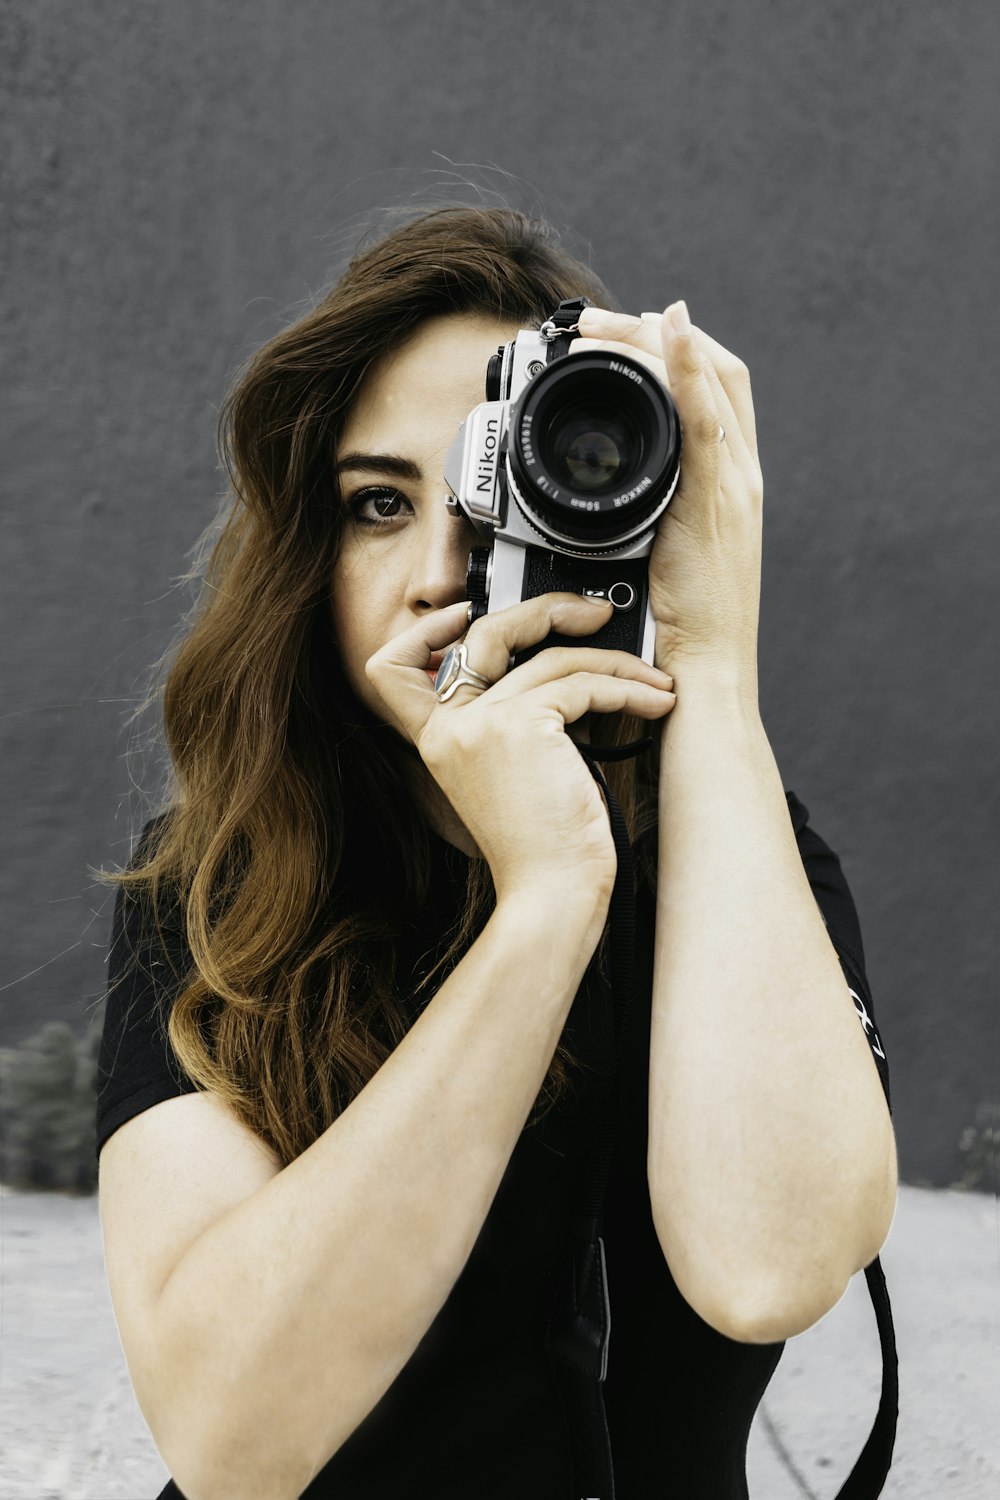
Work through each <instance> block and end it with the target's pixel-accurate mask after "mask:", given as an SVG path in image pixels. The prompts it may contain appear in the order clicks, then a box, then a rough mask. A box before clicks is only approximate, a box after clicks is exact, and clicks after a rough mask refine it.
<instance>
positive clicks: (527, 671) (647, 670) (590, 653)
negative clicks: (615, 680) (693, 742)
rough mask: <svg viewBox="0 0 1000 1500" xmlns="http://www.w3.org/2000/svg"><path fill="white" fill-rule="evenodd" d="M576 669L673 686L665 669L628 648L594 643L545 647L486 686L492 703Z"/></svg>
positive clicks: (524, 691)
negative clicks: (607, 648) (621, 649)
mask: <svg viewBox="0 0 1000 1500" xmlns="http://www.w3.org/2000/svg"><path fill="white" fill-rule="evenodd" d="M576 672H591V673H595V674H596V673H599V672H600V673H603V674H604V675H605V676H608V677H628V678H631V679H632V680H633V681H635V682H646V683H649V685H650V686H651V687H659V688H664V687H666V688H671V687H673V685H674V679H673V678H672V677H670V676H669V675H668V674H667V673H666V672H661V671H660V669H659V668H658V667H654V666H652V665H651V664H650V663H649V662H645V661H643V660H642V658H641V657H640V656H635V655H633V654H632V652H630V651H606V650H602V649H601V648H599V647H596V646H549V647H548V648H547V649H546V650H545V651H540V652H539V653H538V655H537V656H533V657H531V658H530V660H528V661H526V662H522V663H521V665H520V666H518V667H515V668H514V669H513V671H511V672H508V673H507V675H506V676H505V677H502V678H501V679H500V681H499V682H497V683H495V684H494V686H493V687H492V688H490V697H491V699H492V700H493V701H494V702H495V703H496V702H503V701H504V700H505V699H507V698H513V697H516V696H517V695H518V694H520V693H526V692H530V691H531V690H532V689H533V688H536V687H540V686H542V685H543V684H544V683H546V682H555V681H556V680H557V678H560V677H567V676H570V675H571V674H573V673H576Z"/></svg>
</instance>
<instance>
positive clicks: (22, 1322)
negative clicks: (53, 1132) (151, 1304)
mask: <svg viewBox="0 0 1000 1500" xmlns="http://www.w3.org/2000/svg"><path fill="white" fill-rule="evenodd" d="M0 1216H2V1222H0V1230H2V1259H0V1316H2V1323H0V1496H2V1500H153V1497H154V1496H156V1495H157V1494H158V1493H159V1491H160V1489H161V1488H162V1487H163V1485H164V1483H165V1482H166V1479H167V1471H166V1469H165V1468H164V1466H163V1464H162V1462H161V1460H160V1458H159V1455H158V1454H157V1451H156V1448H155V1447H154V1445H153V1440H152V1438H151V1437H150V1434H149V1431H148V1429H147V1427H146V1425H145V1423H144V1422H143V1419H142V1416H141V1415H140V1413H139V1410H138V1407H137V1406H136V1403H135V1398H134V1396H133V1394H132V1388H131V1385H130V1384H129V1378H128V1371H127V1369H126V1367H125V1361H124V1357H123V1355H122V1351H121V1345H120V1343H119V1340H118V1332H117V1328H116V1326H115V1321H114V1315H113V1313H112V1310H111V1302H110V1298H109V1296H108V1291H107V1285H106V1282H105V1279H104V1269H103V1258H102V1246H101V1234H100V1225H99V1222H98V1216H97V1199H96V1198H65V1197H62V1196H61V1195H58V1194H52V1193H41V1194H34V1193H32V1194H25V1193H19V1192H14V1191H11V1190H10V1189H6V1188H4V1189H2V1198H0ZM881 1259H882V1266H883V1269H884V1271H885V1275H886V1280H887V1283H888V1287H889V1296H890V1299H891V1301H892V1309H893V1319H894V1323H895V1328H896V1342H897V1345H898V1349H899V1383H900V1396H899V1405H900V1416H899V1428H898V1434H897V1439H896V1450H895V1457H894V1460H893V1467H892V1471H891V1473H890V1475H889V1479H888V1481H887V1483H886V1486H885V1489H884V1490H883V1492H882V1493H883V1495H884V1496H886V1497H887V1500H904V1497H905V1500H945V1497H950V1496H954V1497H956V1500H957V1497H960V1500H997V1496H1000V1206H998V1205H997V1203H996V1202H995V1201H994V1199H993V1198H992V1197H987V1196H984V1195H980V1194H964V1193H960V1192H953V1191H940V1192H934V1191H929V1190H926V1189H922V1188H912V1187H903V1188H901V1189H900V1194H899V1202H898V1205H897V1210H896V1217H895V1220H894V1223H893V1226H892V1230H891V1232H890V1235H889V1239H888V1242H887V1244H886V1246H885V1248H884V1249H883V1251H882V1257H881ZM880 1379H881V1358H880V1350H879V1342H878V1331H877V1328H876V1325H875V1314H874V1310H873V1308H872V1305H871V1301H870V1299H869V1296H868V1290H867V1286H866V1284H865V1279H864V1276H856V1277H855V1278H854V1279H853V1281H852V1282H851V1285H850V1287H849V1288H848V1291H847V1293H846V1295H845V1296H844V1297H843V1299H842V1300H841V1302H840V1303H839V1304H838V1305H837V1307H836V1308H834V1310H833V1311H832V1312H831V1313H830V1314H829V1315H828V1316H827V1317H826V1318H824V1319H823V1320H822V1321H821V1322H820V1323H818V1324H817V1325H816V1326H815V1328H811V1329H810V1330H809V1331H808V1333H805V1334H802V1335H800V1337H798V1338H796V1339H793V1340H791V1341H790V1342H789V1343H788V1345H787V1347H786V1349H785V1352H784V1355H783V1356H782V1360H781V1363H780V1365H779V1366H778V1370H777V1373H776V1374H775V1376H774V1379H773V1380H772V1382H771V1384H770V1386H769V1387H768V1391H767V1394H766V1397H765V1400H764V1402H763V1403H762V1405H761V1408H760V1410H759V1412H758V1416H757V1420H756V1422H755V1424H754V1429H753V1432H752V1434H751V1441H750V1454H749V1464H748V1468H749V1475H750V1493H751V1496H752V1497H753V1500H833V1497H834V1496H835V1495H836V1494H837V1491H838V1490H839V1488H840V1486H841V1484H842V1483H843V1482H844V1480H845V1479H846V1477H847V1475H848V1473H849V1472H850V1469H851V1466H852V1465H853V1463H854V1460H855V1459H856V1458H857V1455H858V1454H859V1453H860V1451H861V1449H862V1447H863V1446H864V1442H865V1439H866V1438H867V1436H868V1432H869V1430H870V1428H871V1425H872V1422H873V1421H874V1419H875V1412H876V1410H877V1406H878V1391H879V1382H880ZM679 1500H682V1497H679Z"/></svg>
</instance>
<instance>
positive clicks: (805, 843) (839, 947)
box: [785, 792, 892, 1115]
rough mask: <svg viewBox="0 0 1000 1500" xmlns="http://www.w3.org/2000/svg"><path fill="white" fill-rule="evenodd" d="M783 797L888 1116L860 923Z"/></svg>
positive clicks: (825, 856)
mask: <svg viewBox="0 0 1000 1500" xmlns="http://www.w3.org/2000/svg"><path fill="white" fill-rule="evenodd" d="M785 798H786V800H787V802H788V811H789V814H790V816H791V819H792V828H793V829H794V830H795V839H796V842H797V844H798V846H799V853H800V854H801V856H802V863H803V865H804V867H805V871H806V875H807V876H808V878H809V884H810V886H811V888H812V893H813V895H814V896H815V898H816V903H817V905H818V906H819V909H820V912H821V914H822V917H823V921H824V922H825V923H826V929H827V932H828V933H829V934H830V941H831V942H832V944H833V946H834V949H835V950H836V953H837V957H838V958H839V959H840V967H841V969H842V970H843V971H844V978H845V980H846V981H847V987H848V990H849V991H850V994H851V998H852V999H853V1001H854V1008H855V1010H856V1011H857V1013H858V1020H859V1021H860V1023H861V1025H862V1027H863V1028H864V1033H865V1036H866V1038H867V1040H868V1045H869V1047H870V1048H871V1053H872V1057H873V1058H874V1061H875V1066H876V1068H877V1069H878V1076H879V1078H880V1079H881V1081H882V1090H883V1092H884V1094H885V1101H886V1104H887V1105H888V1107H889V1113H890V1115H891V1114H892V1099H891V1097H890V1093H889V1063H888V1060H887V1058H886V1055H885V1049H884V1047H883V1045H882V1037H881V1033H880V1032H879V1029H878V1025H877V1022H876V1019H875V1006H874V1004H873V1002H872V995H871V990H870V988H869V985H868V978H867V975H866V974H865V954H864V947H863V945H862V942H861V925H860V923H859V921H858V913H857V910H856V908H855V905H854V899H853V897H852V896H851V892H850V890H849V888H848V885H847V881H846V880H845V878H844V872H843V870H842V869H841V867H840V860H839V859H838V858H837V856H836V854H834V852H833V850H832V849H831V848H830V846H829V844H826V843H824V841H823V840H822V839H821V838H820V836H819V834H818V833H817V832H816V831H815V829H814V828H811V827H810V825H809V809H808V808H807V807H805V806H804V805H803V804H802V803H801V802H800V801H799V799H798V798H797V797H796V795H795V793H794V792H786V793H785Z"/></svg>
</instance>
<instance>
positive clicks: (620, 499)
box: [444, 301, 681, 665]
mask: <svg viewBox="0 0 1000 1500" xmlns="http://www.w3.org/2000/svg"><path fill="white" fill-rule="evenodd" d="M582 305H584V304H583V303H582V301H580V302H574V303H564V304H562V305H561V307H560V310H559V312H560V313H562V314H563V316H562V322H561V325H559V324H557V322H556V321H555V320H549V321H548V322H547V323H544V324H543V325H542V327H541V328H540V329H521V331H520V332H519V333H518V334H517V337H516V338H515V339H513V340H512V341H511V342H510V343H508V344H503V345H501V346H500V348H499V350H498V351H497V354H496V355H494V356H493V358H492V359H491V360H490V362H489V367H488V371H487V377H486V396H487V399H486V400H485V401H484V402H482V403H481V404H480V405H479V406H477V407H475V408H474V409H473V410H472V411H471V412H470V413H469V415H468V417H467V418H466V419H465V421H464V422H463V423H462V424H461V426H460V427H459V430H458V435H457V437H456V438H455V441H454V443H453V444H452V446H451V448H450V449H449V452H448V456H447V458H446V460H445V469H444V477H445V481H446V483H447V485H448V488H449V489H450V490H451V495H450V496H449V497H448V500H447V504H448V506H449V508H450V509H451V510H452V511H453V512H454V513H455V514H456V515H458V514H464V515H465V516H467V517H468V519H469V520H470V521H471V522H472V524H473V526H474V527H475V528H476V530H477V531H478V532H479V534H480V535H481V536H482V537H483V539H484V541H485V542H486V543H487V545H486V546H483V547H474V548H473V550H472V553H471V554H470V558H469V567H468V578H467V587H468V598H469V599H470V600H471V601H472V611H471V614H472V618H473V619H477V618H479V617H481V616H482V615H484V614H492V613H495V612H497V611H498V610H501V609H506V608H508V607H509V606H510V605H512V604H517V603H519V602H520V601H521V600H523V599H531V598H535V597H537V596H538V595H539V594H545V593H550V592H555V591H559V592H562V591H567V592H575V593H579V594H581V595H586V596H593V597H598V598H608V599H610V601H611V603H612V605H613V606H614V612H613V614H612V616H611V618H610V619H609V621H608V622H607V624H606V625H604V626H602V627H601V629H600V630H598V631H596V632H595V633H594V634H593V635H590V636H561V635H559V634H558V633H556V632H553V633H551V634H550V635H549V636H548V637H546V639H545V640H543V641H541V642H539V643H538V644H537V645H535V646H532V647H529V648H528V649H526V650H522V651H520V652H518V653H516V654H515V658H514V665H516V664H517V663H519V662H521V661H525V660H527V659H528V658H529V657H531V656H534V655H535V654H536V653H537V652H538V651H541V650H544V649H545V648H546V647H547V646H552V645H571V646H601V647H605V648H613V649H618V650H626V651H631V652H632V653H633V654H634V655H636V656H640V657H642V659H643V660H644V661H646V662H649V663H652V661H653V652H654V646H655V621H654V618H653V614H652V610H651V608H650V604H649V588H648V558H649V554H650V552H651V551H652V547H653V540H654V536H655V530H656V523H657V521H658V520H659V518H660V516H661V515H662V514H663V512H664V511H665V509H666V507H667V505H668V504H669V502H670V499H671V497H672V495H673V493H674V490H675V489H676V486H677V481H678V477H679V474H680V447H681V430H680V420H679V418H678V415H677V409H676V407H675V406H674V403H673V401H672V400H671V398H670V395H669V393H668V392H667V391H666V389H665V388H664V386H663V385H662V384H661V382H660V381H659V380H658V379H657V378H656V376H655V375H654V374H653V373H652V372H651V371H650V370H649V369H648V368H647V367H646V366H645V365H643V364H642V363H640V362H639V361H638V360H636V359H632V358H629V357H628V356H626V355H619V354H615V353H612V352H611V351H609V350H593V351H584V350H574V351H573V352H569V348H568V346H569V342H570V338H571V336H572V335H573V333H575V332H576V328H575V326H574V325H570V322H569V320H570V318H571V317H572V316H573V314H572V313H566V312H564V309H567V308H569V309H575V310H576V316H577V317H578V316H579V310H580V307H581V306H582ZM558 317H559V314H557V315H556V318H557V319H558Z"/></svg>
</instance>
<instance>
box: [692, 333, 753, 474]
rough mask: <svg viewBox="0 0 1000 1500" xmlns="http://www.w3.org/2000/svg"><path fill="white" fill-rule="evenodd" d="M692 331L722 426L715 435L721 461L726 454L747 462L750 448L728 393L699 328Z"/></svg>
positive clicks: (739, 461) (740, 461)
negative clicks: (719, 446)
mask: <svg viewBox="0 0 1000 1500" xmlns="http://www.w3.org/2000/svg"><path fill="white" fill-rule="evenodd" d="M692 331H693V334H694V339H695V343H696V344H697V345H698V348H699V349H701V351H702V354H703V355H704V365H703V368H704V371H705V379H706V380H707V381H708V384H709V387H710V389H711V392H712V396H713V398H714V400H715V409H716V411H717V412H718V413H719V425H720V427H721V428H722V431H721V432H719V433H718V434H717V437H718V440H719V442H720V443H722V444H723V449H722V461H723V463H725V461H726V457H727V455H728V456H729V457H730V458H732V459H734V460H735V462H737V463H749V462H750V458H751V455H750V449H749V447H748V446H747V441H746V438H745V436H744V434H743V428H742V426H741V425H740V421H739V418H738V416H737V414H736V412H735V411H734V409H733V404H732V402H731V401H730V399H729V393H728V391H727V390H726V388H725V386H724V385H723V384H722V381H721V380H720V379H719V375H718V371H717V370H716V368H715V365H714V364H713V363H712V359H711V357H710V356H709V354H708V352H707V350H706V349H705V347H704V344H703V342H702V338H701V329H700V328H695V329H693V330H692Z"/></svg>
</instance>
